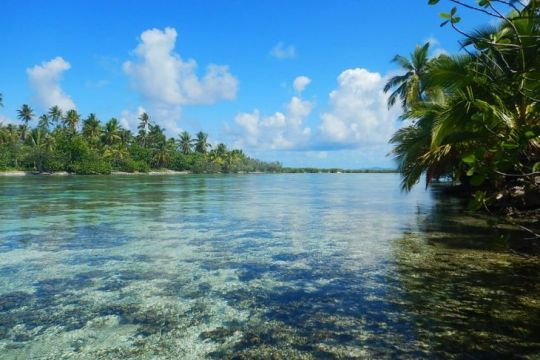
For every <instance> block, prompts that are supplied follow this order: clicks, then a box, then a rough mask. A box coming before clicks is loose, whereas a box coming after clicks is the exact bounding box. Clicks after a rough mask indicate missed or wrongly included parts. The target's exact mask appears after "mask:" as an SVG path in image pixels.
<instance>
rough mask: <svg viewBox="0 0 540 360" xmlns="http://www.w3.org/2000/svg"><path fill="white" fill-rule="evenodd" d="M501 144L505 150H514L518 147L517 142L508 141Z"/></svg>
mask: <svg viewBox="0 0 540 360" xmlns="http://www.w3.org/2000/svg"><path fill="white" fill-rule="evenodd" d="M501 146H502V148H503V149H506V150H515V149H517V148H519V145H518V144H514V143H509V142H503V143H502V144H501Z"/></svg>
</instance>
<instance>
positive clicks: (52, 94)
mask: <svg viewBox="0 0 540 360" xmlns="http://www.w3.org/2000/svg"><path fill="white" fill-rule="evenodd" d="M70 68H71V65H70V64H69V62H67V61H65V60H64V59H63V58H62V57H60V56H59V57H56V58H54V59H52V60H51V61H48V62H43V63H41V65H35V66H34V67H32V68H28V69H26V73H27V75H28V81H29V83H30V87H31V88H32V90H33V92H34V95H35V98H36V101H37V102H38V103H39V105H41V106H42V107H43V108H45V109H47V108H49V107H51V106H55V105H58V106H59V107H60V108H62V109H63V110H70V109H75V108H76V107H75V103H74V102H73V100H72V99H71V97H70V96H69V95H67V94H66V93H65V92H64V90H62V87H61V86H60V81H61V80H62V74H63V73H64V72H65V71H67V70H69V69H70Z"/></svg>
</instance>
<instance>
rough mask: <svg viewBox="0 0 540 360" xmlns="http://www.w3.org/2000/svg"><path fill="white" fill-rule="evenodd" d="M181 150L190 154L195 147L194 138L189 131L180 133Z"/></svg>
mask: <svg viewBox="0 0 540 360" xmlns="http://www.w3.org/2000/svg"><path fill="white" fill-rule="evenodd" d="M179 145H180V151H181V152H182V153H183V154H184V155H189V154H190V153H191V150H192V147H193V140H192V139H191V135H190V134H189V133H188V132H187V131H182V133H181V134H180V144H179Z"/></svg>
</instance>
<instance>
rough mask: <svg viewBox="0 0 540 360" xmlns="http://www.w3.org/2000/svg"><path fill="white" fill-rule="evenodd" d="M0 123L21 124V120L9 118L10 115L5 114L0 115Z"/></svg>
mask: <svg viewBox="0 0 540 360" xmlns="http://www.w3.org/2000/svg"><path fill="white" fill-rule="evenodd" d="M0 124H1V125H8V124H15V125H19V124H20V121H19V120H14V119H12V118H9V117H7V116H4V115H0Z"/></svg>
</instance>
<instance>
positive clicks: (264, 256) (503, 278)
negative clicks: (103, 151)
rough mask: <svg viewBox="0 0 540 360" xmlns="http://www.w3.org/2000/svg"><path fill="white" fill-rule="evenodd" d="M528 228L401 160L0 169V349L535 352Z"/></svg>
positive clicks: (72, 352)
mask: <svg viewBox="0 0 540 360" xmlns="http://www.w3.org/2000/svg"><path fill="white" fill-rule="evenodd" d="M501 234H503V235H505V237H501ZM522 237H523V234H517V233H506V232H500V231H499V230H493V229H490V228H488V227H487V226H486V222H485V219H482V218H479V216H478V215H476V216H472V215H471V214H467V213H466V212H465V211H463V207H462V204H460V203H459V202H458V201H457V200H449V199H445V198H443V197H441V196H440V195H439V194H438V192H437V190H430V191H424V190H423V189H422V188H421V187H419V188H418V189H415V190H414V191H413V192H412V193H410V194H402V193H401V192H400V190H399V178H398V176H397V175H394V174H314V175H302V174H296V175H293V174H286V175H238V176H232V175H231V176H225V175H223V176H219V175H215V176H195V175H184V176H126V177H122V176H111V177H24V178H0V358H5V359H12V358H14V359H31V358H36V359H60V358H68V359H71V358H73V359H118V358H133V359H147V358H148V359H149V358H151V359H174V358H182V359H190V358H193V359H196V358H219V359H221V358H262V359H265V358H276V359H279V358H288V359H296V358H306V359H310V358H324V359H326V358H381V357H383V358H384V357H409V358H434V357H435V358H437V357H439V358H452V357H454V358H463V357H467V356H470V358H486V357H504V356H511V355H512V356H516V355H517V356H523V357H531V358H535V357H537V356H538V354H539V353H540V295H539V294H540V282H539V281H538V280H539V279H540V263H539V261H538V259H537V258H526V257H523V256H519V255H517V254H515V253H513V252H510V251H508V246H509V244H510V245H511V244H513V242H514V241H516V240H517V239H520V238H522ZM518 243H519V241H518ZM466 355H467V356H466Z"/></svg>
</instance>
